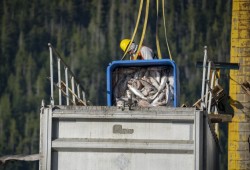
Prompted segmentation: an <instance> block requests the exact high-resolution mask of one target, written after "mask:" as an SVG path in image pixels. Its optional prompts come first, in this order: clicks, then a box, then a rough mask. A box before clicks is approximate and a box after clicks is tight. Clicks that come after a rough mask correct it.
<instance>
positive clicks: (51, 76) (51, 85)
mask: <svg viewBox="0 0 250 170" xmlns="http://www.w3.org/2000/svg"><path fill="white" fill-rule="evenodd" d="M48 46H49V54H50V104H51V105H54V94H53V92H54V89H53V85H54V84H53V83H54V80H53V54H52V47H51V44H50V43H48Z"/></svg>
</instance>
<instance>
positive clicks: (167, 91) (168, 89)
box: [166, 83, 171, 104]
mask: <svg viewBox="0 0 250 170" xmlns="http://www.w3.org/2000/svg"><path fill="white" fill-rule="evenodd" d="M170 98H171V96H170V87H169V84H168V83H166V104H167V103H168V102H169V100H170Z"/></svg>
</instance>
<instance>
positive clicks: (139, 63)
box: [107, 59, 179, 107]
mask: <svg viewBox="0 0 250 170" xmlns="http://www.w3.org/2000/svg"><path fill="white" fill-rule="evenodd" d="M147 66H148V67H157V66H167V67H172V69H173V76H174V102H173V104H174V105H173V107H177V106H179V76H178V68H177V66H176V64H175V62H174V61H173V60H170V59H161V60H119V61H113V62H112V63H110V64H109V66H108V67H107V105H108V106H113V105H114V104H113V101H112V95H113V87H112V73H113V71H114V70H115V69H116V68H128V67H147Z"/></svg>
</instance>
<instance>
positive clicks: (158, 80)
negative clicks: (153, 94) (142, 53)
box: [155, 71, 161, 83]
mask: <svg viewBox="0 0 250 170" xmlns="http://www.w3.org/2000/svg"><path fill="white" fill-rule="evenodd" d="M155 79H156V81H157V82H158V83H160V81H161V74H160V73H159V71H155Z"/></svg>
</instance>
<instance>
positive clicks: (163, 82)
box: [158, 76, 168, 91]
mask: <svg viewBox="0 0 250 170" xmlns="http://www.w3.org/2000/svg"><path fill="white" fill-rule="evenodd" d="M167 79H168V77H167V76H163V77H162V78H161V84H160V86H159V88H158V91H161V90H162V89H164V87H165V86H166V82H167Z"/></svg>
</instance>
